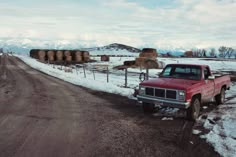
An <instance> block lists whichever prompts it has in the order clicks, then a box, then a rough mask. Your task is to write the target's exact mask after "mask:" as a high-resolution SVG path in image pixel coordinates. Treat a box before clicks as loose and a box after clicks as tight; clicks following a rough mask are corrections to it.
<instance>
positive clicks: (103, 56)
mask: <svg viewBox="0 0 236 157" xmlns="http://www.w3.org/2000/svg"><path fill="white" fill-rule="evenodd" d="M101 61H104V62H108V61H110V57H109V56H108V55H102V56H101Z"/></svg>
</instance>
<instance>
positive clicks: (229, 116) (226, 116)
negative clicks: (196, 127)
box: [201, 85, 236, 157]
mask: <svg viewBox="0 0 236 157" xmlns="http://www.w3.org/2000/svg"><path fill="white" fill-rule="evenodd" d="M226 99H228V101H226V103H225V104H223V105H220V106H218V107H217V108H216V109H215V110H214V111H212V112H210V113H208V114H207V119H206V120H203V119H202V120H201V121H202V123H203V126H204V127H205V128H206V129H207V130H208V131H209V133H208V134H205V135H201V137H202V138H205V139H206V141H207V142H209V143H211V144H212V145H213V146H214V148H215V150H216V151H217V152H218V153H219V154H220V155H222V156H224V157H232V156H236V149H235V148H236V86H235V85H234V86H232V87H231V90H230V91H227V94H226Z"/></svg>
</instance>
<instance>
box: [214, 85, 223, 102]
mask: <svg viewBox="0 0 236 157" xmlns="http://www.w3.org/2000/svg"><path fill="white" fill-rule="evenodd" d="M215 100H216V105H220V104H223V103H224V102H225V89H224V88H221V91H220V94H218V95H216V97H215Z"/></svg>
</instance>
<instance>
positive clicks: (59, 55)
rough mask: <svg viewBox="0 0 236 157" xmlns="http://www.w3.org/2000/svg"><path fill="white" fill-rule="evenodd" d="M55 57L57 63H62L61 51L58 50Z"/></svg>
mask: <svg viewBox="0 0 236 157" xmlns="http://www.w3.org/2000/svg"><path fill="white" fill-rule="evenodd" d="M56 57H57V61H62V60H63V51H61V50H58V51H57V52H56Z"/></svg>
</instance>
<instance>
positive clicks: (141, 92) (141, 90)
mask: <svg viewBox="0 0 236 157" xmlns="http://www.w3.org/2000/svg"><path fill="white" fill-rule="evenodd" d="M139 94H140V95H145V87H139Z"/></svg>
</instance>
